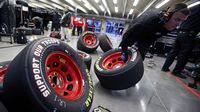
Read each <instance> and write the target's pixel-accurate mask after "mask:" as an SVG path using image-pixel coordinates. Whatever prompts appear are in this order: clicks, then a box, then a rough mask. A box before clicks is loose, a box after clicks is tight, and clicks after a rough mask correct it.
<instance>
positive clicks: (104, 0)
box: [102, 0, 111, 16]
mask: <svg viewBox="0 0 200 112" xmlns="http://www.w3.org/2000/svg"><path fill="white" fill-rule="evenodd" d="M102 2H103V4H104V6H105V8H106V10H107V12H108V14H109V15H110V16H111V13H110V9H109V8H108V5H107V3H106V0H102Z"/></svg>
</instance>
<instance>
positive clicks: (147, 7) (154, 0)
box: [137, 0, 157, 17]
mask: <svg viewBox="0 0 200 112" xmlns="http://www.w3.org/2000/svg"><path fill="white" fill-rule="evenodd" d="M156 1H157V0H153V1H152V2H151V3H149V4H148V5H147V6H146V7H145V8H144V10H143V11H142V12H141V13H140V14H138V16H137V17H139V16H140V15H142V14H143V13H144V12H145V11H146V10H147V9H149V7H151V6H152V5H153V4H154V3H155V2H156Z"/></svg>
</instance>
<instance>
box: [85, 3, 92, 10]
mask: <svg viewBox="0 0 200 112" xmlns="http://www.w3.org/2000/svg"><path fill="white" fill-rule="evenodd" d="M84 5H85V7H87V8H88V9H89V10H92V7H90V5H89V4H86V3H85V4H84Z"/></svg>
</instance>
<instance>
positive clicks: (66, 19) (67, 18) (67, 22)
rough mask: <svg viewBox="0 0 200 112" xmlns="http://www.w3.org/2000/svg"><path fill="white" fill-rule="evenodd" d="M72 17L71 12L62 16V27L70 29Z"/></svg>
mask: <svg viewBox="0 0 200 112" xmlns="http://www.w3.org/2000/svg"><path fill="white" fill-rule="evenodd" d="M71 15H72V14H71V12H69V11H67V12H65V14H64V15H63V16H62V18H61V21H60V23H61V26H62V27H69V26H70V24H71Z"/></svg>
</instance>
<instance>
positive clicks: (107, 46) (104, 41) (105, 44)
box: [98, 33, 113, 52]
mask: <svg viewBox="0 0 200 112" xmlns="http://www.w3.org/2000/svg"><path fill="white" fill-rule="evenodd" d="M98 38H99V41H100V42H99V46H100V47H101V49H102V50H103V51H104V52H107V51H109V50H111V49H113V45H112V43H111V41H110V39H109V37H108V36H107V35H106V34H105V33H101V34H99V35H98Z"/></svg>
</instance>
